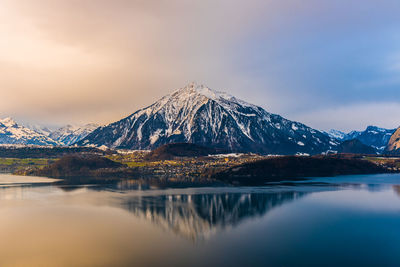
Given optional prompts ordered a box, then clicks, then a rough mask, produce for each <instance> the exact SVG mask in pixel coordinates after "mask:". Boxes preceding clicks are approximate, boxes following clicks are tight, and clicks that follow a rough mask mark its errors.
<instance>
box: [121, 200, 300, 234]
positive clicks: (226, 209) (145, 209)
mask: <svg viewBox="0 0 400 267" xmlns="http://www.w3.org/2000/svg"><path fill="white" fill-rule="evenodd" d="M305 194H306V193H305V192H279V193H272V192H271V193H223V194H176V195H172V194H170V195H155V196H131V197H129V198H124V200H123V203H122V204H121V207H123V208H125V209H127V210H129V211H130V212H132V213H133V214H135V216H137V217H140V218H144V219H146V220H149V221H151V222H153V223H154V224H156V225H158V226H159V227H162V228H164V229H169V230H172V231H173V232H174V233H175V234H178V235H180V236H184V237H186V238H189V239H192V240H201V239H207V238H209V237H210V236H212V235H213V234H214V233H216V232H218V231H221V230H224V229H226V228H229V227H233V226H235V225H237V224H239V223H240V222H242V221H243V220H245V219H247V218H252V217H257V216H260V217H261V216H263V215H265V214H266V213H267V212H268V211H269V210H271V209H272V208H274V207H275V206H278V205H282V204H283V203H285V202H288V201H292V200H294V199H297V198H299V197H302V196H304V195H305Z"/></svg>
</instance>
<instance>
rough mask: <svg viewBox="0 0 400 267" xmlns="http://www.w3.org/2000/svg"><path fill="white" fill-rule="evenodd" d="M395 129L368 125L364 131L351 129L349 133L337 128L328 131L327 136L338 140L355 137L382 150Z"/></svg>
mask: <svg viewBox="0 0 400 267" xmlns="http://www.w3.org/2000/svg"><path fill="white" fill-rule="evenodd" d="M394 132H395V129H384V128H379V127H376V126H368V127H367V129H365V130H364V131H351V132H349V133H344V132H341V131H337V130H330V131H329V132H328V134H329V136H330V137H332V138H334V139H336V140H338V141H341V142H343V141H347V140H352V139H357V140H359V141H361V142H362V143H363V144H364V145H367V146H371V147H373V148H375V149H377V150H378V151H383V150H384V149H385V148H386V146H387V144H388V143H389V139H390V137H391V136H392V134H393V133H394Z"/></svg>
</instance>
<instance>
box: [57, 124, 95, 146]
mask: <svg viewBox="0 0 400 267" xmlns="http://www.w3.org/2000/svg"><path fill="white" fill-rule="evenodd" d="M97 127H99V125H97V124H94V123H90V124H86V125H84V126H73V125H67V126H64V127H62V128H60V129H58V130H56V131H53V132H51V133H50V135H49V137H50V138H51V139H53V140H55V141H57V142H59V143H61V144H63V145H67V146H69V145H72V144H74V143H76V142H79V141H80V140H82V139H83V138H85V137H86V136H87V135H88V134H90V133H91V132H93V131H94V130H95V129H96V128H97Z"/></svg>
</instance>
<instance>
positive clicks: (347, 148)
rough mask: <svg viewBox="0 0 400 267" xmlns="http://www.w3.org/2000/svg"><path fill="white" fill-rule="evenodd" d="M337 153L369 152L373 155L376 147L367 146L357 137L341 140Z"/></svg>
mask: <svg viewBox="0 0 400 267" xmlns="http://www.w3.org/2000/svg"><path fill="white" fill-rule="evenodd" d="M338 153H350V154H370V155H375V154H376V149H375V148H373V147H372V146H367V145H365V144H364V143H362V142H361V141H360V140H358V139H351V140H346V141H343V142H342V143H341V144H340V145H339V147H338Z"/></svg>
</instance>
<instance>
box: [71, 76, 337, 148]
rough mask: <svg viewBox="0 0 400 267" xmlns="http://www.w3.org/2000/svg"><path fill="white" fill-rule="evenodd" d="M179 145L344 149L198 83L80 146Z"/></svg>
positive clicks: (97, 133) (97, 132) (307, 129)
mask: <svg viewBox="0 0 400 267" xmlns="http://www.w3.org/2000/svg"><path fill="white" fill-rule="evenodd" d="M179 142H180V143H194V144H198V145H203V146H208V147H214V148H219V149H225V150H228V151H232V152H258V153H263V154H296V153H308V154H317V153H321V152H324V151H327V150H335V147H336V146H337V145H338V142H337V141H336V140H334V139H333V138H331V137H329V136H328V135H327V134H325V133H322V132H320V131H317V130H314V129H312V128H310V127H307V126H306V125H304V124H302V123H299V122H294V121H290V120H287V119H285V118H283V117H281V116H279V115H276V114H271V113H269V112H267V111H265V110H264V109H263V108H261V107H258V106H255V105H252V104H249V103H247V102H245V101H242V100H240V99H237V98H235V97H234V96H231V95H228V94H226V93H223V92H218V91H214V90H212V89H210V88H208V87H206V86H203V85H197V84H195V83H191V84H189V85H187V86H186V87H184V88H181V89H178V90H176V91H174V92H173V93H171V94H170V95H167V96H165V97H163V98H161V99H160V100H159V101H157V102H155V103H154V104H152V105H150V106H149V107H146V108H143V109H140V110H138V111H136V112H135V113H133V114H132V115H130V116H128V117H126V118H124V119H122V120H120V121H117V122H114V123H111V124H109V125H107V126H104V127H99V128H97V129H96V130H94V131H93V132H92V133H91V134H89V135H88V136H87V137H85V138H83V139H82V140H81V141H79V142H78V143H77V144H78V145H91V146H102V145H105V146H108V147H111V148H126V149H154V148H156V147H158V146H160V145H163V144H168V143H179Z"/></svg>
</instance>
